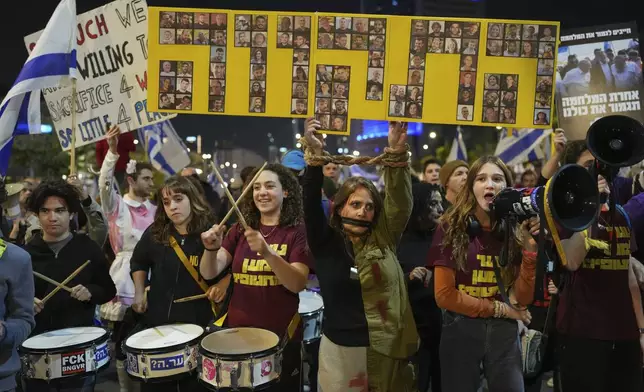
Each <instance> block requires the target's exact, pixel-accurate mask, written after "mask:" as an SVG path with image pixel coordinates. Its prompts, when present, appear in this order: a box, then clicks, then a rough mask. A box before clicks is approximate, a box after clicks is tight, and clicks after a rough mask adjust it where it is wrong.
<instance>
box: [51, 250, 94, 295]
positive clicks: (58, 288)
mask: <svg viewBox="0 0 644 392" xmlns="http://www.w3.org/2000/svg"><path fill="white" fill-rule="evenodd" d="M89 263H91V260H87V261H86V262H85V263H84V264H83V265H81V266H80V267H78V268H76V271H74V272H72V274H71V275H69V276H68V277H67V278H66V279H65V280H63V281H62V282H61V283H60V284H59V285H57V286H56V288H55V289H53V290H52V291H51V293H49V294H47V296H46V297H45V298H43V299H42V301H41V302H42V303H43V304H44V303H45V302H47V301H48V300H49V299H50V298H51V297H53V296H54V295H55V294H56V293H57V292H58V291H59V290H60V289H62V288H63V285H66V284H67V283H69V282H70V281H71V280H72V279H74V278H75V277H76V275H78V274H79V273H80V272H81V271H82V270H83V268H85V267H87V265H88V264H89Z"/></svg>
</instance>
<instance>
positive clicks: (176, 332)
mask: <svg viewBox="0 0 644 392" xmlns="http://www.w3.org/2000/svg"><path fill="white" fill-rule="evenodd" d="M203 334H204V329H203V328H201V327H200V326H198V325H195V324H171V325H161V326H159V327H154V328H148V329H144V330H143V331H141V332H137V333H135V334H134V335H132V336H130V337H129V338H127V339H126V340H125V342H124V343H123V352H125V354H126V355H127V372H128V374H129V375H130V376H132V377H134V378H136V379H139V380H141V381H145V382H165V381H169V380H174V379H178V378H183V377H185V376H189V375H190V374H191V373H192V372H193V371H194V370H195V369H196V368H197V365H198V359H199V358H198V355H199V350H198V345H199V341H200V340H201V337H202V336H203Z"/></svg>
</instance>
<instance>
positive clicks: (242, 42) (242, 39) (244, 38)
mask: <svg viewBox="0 0 644 392" xmlns="http://www.w3.org/2000/svg"><path fill="white" fill-rule="evenodd" d="M249 46H250V31H235V47H238V48H247V47H249Z"/></svg>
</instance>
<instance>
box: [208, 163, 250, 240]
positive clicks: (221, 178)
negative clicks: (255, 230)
mask: <svg viewBox="0 0 644 392" xmlns="http://www.w3.org/2000/svg"><path fill="white" fill-rule="evenodd" d="M213 169H214V171H215V175H216V176H217V179H218V180H219V182H221V183H222V184H223V183H224V182H225V181H224V178H223V177H222V176H221V174H219V170H217V167H213ZM224 192H226V196H228V200H230V202H231V203H233V209H234V210H235V212H236V213H237V217H239V222H240V223H241V224H242V226H243V227H244V230H248V224H247V223H246V219H244V215H242V213H241V211H239V207H237V202H236V201H235V198H234V197H233V195H231V194H230V191H229V190H228V187H224Z"/></svg>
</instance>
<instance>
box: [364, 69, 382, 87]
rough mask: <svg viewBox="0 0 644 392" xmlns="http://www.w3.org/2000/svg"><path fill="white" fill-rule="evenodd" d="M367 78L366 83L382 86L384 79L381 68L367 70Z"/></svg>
mask: <svg viewBox="0 0 644 392" xmlns="http://www.w3.org/2000/svg"><path fill="white" fill-rule="evenodd" d="M367 77H368V81H367V83H371V84H379V85H381V86H382V84H383V82H384V81H383V77H384V69H382V68H367Z"/></svg>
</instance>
